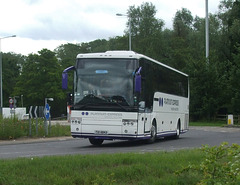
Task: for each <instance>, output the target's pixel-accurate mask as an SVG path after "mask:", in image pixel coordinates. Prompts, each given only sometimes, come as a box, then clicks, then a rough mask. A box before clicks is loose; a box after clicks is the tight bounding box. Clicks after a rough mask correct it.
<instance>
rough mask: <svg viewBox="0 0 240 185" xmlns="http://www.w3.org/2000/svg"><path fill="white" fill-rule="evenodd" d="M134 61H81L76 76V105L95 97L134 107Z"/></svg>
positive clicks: (78, 63) (135, 63)
mask: <svg viewBox="0 0 240 185" xmlns="http://www.w3.org/2000/svg"><path fill="white" fill-rule="evenodd" d="M136 65H137V62H136V60H133V59H79V60H78V61H77V73H76V76H75V88H74V89H75V93H74V95H75V98H74V102H75V104H79V103H81V102H82V100H83V99H84V97H86V96H88V95H94V96H95V97H99V98H101V99H103V100H106V101H109V102H117V103H120V104H122V105H126V104H127V105H133V75H134V71H135V69H136ZM85 103H86V102H85Z"/></svg>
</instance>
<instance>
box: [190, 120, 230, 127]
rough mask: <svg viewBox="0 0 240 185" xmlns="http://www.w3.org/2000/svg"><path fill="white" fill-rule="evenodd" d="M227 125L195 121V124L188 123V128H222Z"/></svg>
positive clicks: (220, 122) (218, 122)
mask: <svg viewBox="0 0 240 185" xmlns="http://www.w3.org/2000/svg"><path fill="white" fill-rule="evenodd" d="M226 125H227V124H226V123H225V122H223V121H217V122H204V121H196V122H190V123H189V126H209V127H223V126H226Z"/></svg>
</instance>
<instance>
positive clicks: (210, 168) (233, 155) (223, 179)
mask: <svg viewBox="0 0 240 185" xmlns="http://www.w3.org/2000/svg"><path fill="white" fill-rule="evenodd" d="M201 150H202V151H203V152H204V153H205V158H204V160H203V161H202V162H201V163H200V164H199V165H192V164H190V165H188V166H187V167H185V168H183V169H182V170H180V171H177V172H176V173H177V174H178V175H180V174H184V173H185V172H190V171H195V172H196V173H200V174H201V175H202V179H201V181H200V182H199V184H219V185H221V184H237V183H239V182H240V169H239V168H240V146H239V145H238V144H232V145H231V146H229V145H228V143H227V142H223V143H222V144H221V145H220V146H213V147H209V146H208V145H204V146H203V147H202V148H201Z"/></svg>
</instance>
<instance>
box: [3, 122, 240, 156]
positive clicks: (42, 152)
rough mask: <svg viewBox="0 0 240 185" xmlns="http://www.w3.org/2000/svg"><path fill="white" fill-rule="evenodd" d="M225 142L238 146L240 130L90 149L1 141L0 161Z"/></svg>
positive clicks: (78, 144) (58, 142)
mask: <svg viewBox="0 0 240 185" xmlns="http://www.w3.org/2000/svg"><path fill="white" fill-rule="evenodd" d="M224 141H226V142H228V143H229V144H232V143H238V144H240V128H219V127H190V130H189V132H187V133H185V134H183V135H181V136H180V139H177V140H174V139H160V140H158V141H156V142H155V143H153V144H146V143H145V142H142V141H134V142H129V141H104V143H103V144H102V145H101V146H99V147H96V146H92V145H91V144H90V143H89V141H88V140H87V139H73V138H71V137H64V138H50V139H44V138H41V139H25V140H16V141H7V142H6V141H0V159H11V158H18V157H42V156H52V155H75V154H100V153H126V152H136V153H145V152H154V151H174V150H179V149H188V148H198V147H201V146H202V144H208V145H210V146H214V145H219V144H221V143H222V142H224Z"/></svg>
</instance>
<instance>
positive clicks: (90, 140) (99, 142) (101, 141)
mask: <svg viewBox="0 0 240 185" xmlns="http://www.w3.org/2000/svg"><path fill="white" fill-rule="evenodd" d="M89 142H90V143H91V144H92V145H94V146H100V145H101V144H102V143H103V139H93V138H89Z"/></svg>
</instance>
